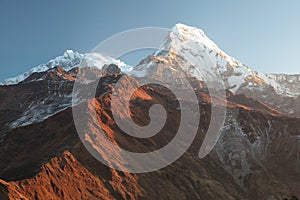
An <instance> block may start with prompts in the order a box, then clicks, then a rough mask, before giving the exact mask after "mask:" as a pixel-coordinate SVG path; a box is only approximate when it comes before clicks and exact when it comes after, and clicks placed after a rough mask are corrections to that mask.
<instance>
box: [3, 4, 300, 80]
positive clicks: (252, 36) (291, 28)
mask: <svg viewBox="0 0 300 200" xmlns="http://www.w3.org/2000/svg"><path fill="white" fill-rule="evenodd" d="M179 22H180V23H184V24H187V25H192V26H197V27H199V28H201V29H203V30H204V31H205V32H206V34H207V35H208V36H209V37H210V38H211V39H212V40H213V41H215V42H216V43H217V44H218V45H219V46H220V47H221V48H222V49H223V50H224V51H225V52H227V53H228V54H229V55H232V56H233V57H235V58H237V59H239V60H240V61H242V62H243V63H245V64H246V65H248V66H250V67H251V68H253V69H255V70H258V71H262V72H287V73H299V72H300V70H299V69H300V67H299V66H300V64H299V54H300V1H297V0H294V1H292V0H291V1H277V0H269V1H259V0H252V1H247V2H246V1H240V0H226V1H216V0H215V1H213V0H194V1H188V0H184V1H176V0H173V1H170V0H164V1H158V0H151V1H150V0H148V1H143V0H135V1H130V0H127V1H124V0H119V1H115V0H109V1H108V0H107V1H104V0H102V1H101V0H86V1H83V0H82V1H75V0H60V1H59V0H52V1H50V0H49V1H40V0H36V1H30V0H28V1H21V0H19V1H16V0H1V2H0V27H1V28H0V45H1V46H0V55H1V62H0V67H1V74H0V80H3V79H4V78H8V77H11V76H14V75H17V74H20V73H22V72H25V71H27V70H29V69H31V68H32V67H34V66H36V65H38V64H40V63H45V62H47V61H48V60H49V59H51V58H54V57H56V56H58V55H61V54H62V53H63V52H64V51H65V50H66V49H73V50H76V51H79V52H88V51H90V50H91V49H92V48H93V47H95V46H96V45H97V44H98V43H99V42H101V41H102V40H104V39H106V38H107V37H109V36H111V35H113V34H115V33H118V32H120V31H124V30H127V29H131V28H136V27H145V26H152V27H153V26H154V27H166V28H171V27H173V26H174V24H176V23H179Z"/></svg>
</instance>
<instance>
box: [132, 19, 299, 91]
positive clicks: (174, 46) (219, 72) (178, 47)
mask: <svg viewBox="0 0 300 200" xmlns="http://www.w3.org/2000/svg"><path fill="white" fill-rule="evenodd" d="M166 51H167V52H168V53H166ZM154 57H156V58H155V59H158V57H160V58H159V59H167V60H169V63H170V62H171V63H179V64H180V67H181V68H182V69H183V70H185V71H186V72H188V73H189V74H191V75H192V76H195V77H197V78H198V79H200V80H203V81H207V80H209V79H212V78H217V79H222V80H223V81H224V84H225V86H226V88H228V89H230V90H231V91H232V92H234V93H235V92H237V91H240V90H243V88H249V89H251V88H253V87H255V88H258V89H260V88H262V87H265V86H271V87H273V88H274V90H275V91H276V92H277V93H278V94H282V95H286V96H298V95H300V91H298V90H297V89H294V88H295V87H293V88H290V87H286V85H285V84H281V83H280V82H278V81H277V80H275V78H274V77H275V76H268V75H267V74H264V73H260V72H256V71H254V70H251V69H250V68H249V67H248V66H246V65H245V64H243V63H242V62H240V61H238V60H237V59H235V58H233V57H231V56H229V55H228V54H226V53H225V52H224V51H222V50H221V49H220V48H219V47H218V45H217V44H216V43H214V42H213V41H212V40H210V39H209V38H208V37H207V35H206V34H205V33H204V31H202V30H201V29H198V28H196V27H191V26H187V25H184V24H176V25H175V26H174V27H173V28H172V29H171V31H170V33H169V34H168V36H167V37H166V38H165V40H164V43H163V45H162V47H161V49H160V50H158V51H157V52H156V53H155V54H154ZM179 57H180V58H183V59H179ZM173 61H176V62H173ZM191 65H192V67H191ZM151 67H152V68H153V67H156V64H155V62H152V61H151V59H150V61H149V63H145V62H143V63H142V65H141V66H137V67H135V68H134V70H133V72H132V74H137V75H139V76H147V75H148V73H149V72H150V71H153V69H149V68H151ZM297 84H298V85H299V84H300V82H297Z"/></svg>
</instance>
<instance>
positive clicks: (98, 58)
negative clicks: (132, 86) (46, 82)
mask: <svg viewBox="0 0 300 200" xmlns="http://www.w3.org/2000/svg"><path fill="white" fill-rule="evenodd" d="M83 62H84V63H85V65H87V66H91V67H97V68H99V69H102V67H103V66H104V65H106V64H111V63H113V64H116V65H118V66H119V67H120V68H121V69H122V71H124V72H125V73H126V72H127V71H129V70H130V69H131V66H129V65H127V64H125V63H124V62H122V61H120V60H116V59H113V58H111V57H108V56H103V55H101V54H99V53H95V52H94V53H86V54H81V53H78V52H76V51H73V50H67V51H66V52H64V54H63V55H62V56H58V57H56V58H54V59H51V60H50V61H49V62H48V63H46V64H41V65H38V66H37V67H34V68H32V69H31V70H30V71H28V72H25V73H23V74H21V75H18V76H16V77H13V78H9V79H6V80H4V81H3V82H2V83H0V85H13V84H17V83H20V82H22V81H24V80H25V79H26V78H28V77H29V76H30V75H31V74H33V73H35V72H44V71H47V70H49V69H52V68H54V67H57V66H59V67H61V68H63V69H64V70H66V71H67V70H70V69H72V68H74V67H78V66H80V65H81V64H83Z"/></svg>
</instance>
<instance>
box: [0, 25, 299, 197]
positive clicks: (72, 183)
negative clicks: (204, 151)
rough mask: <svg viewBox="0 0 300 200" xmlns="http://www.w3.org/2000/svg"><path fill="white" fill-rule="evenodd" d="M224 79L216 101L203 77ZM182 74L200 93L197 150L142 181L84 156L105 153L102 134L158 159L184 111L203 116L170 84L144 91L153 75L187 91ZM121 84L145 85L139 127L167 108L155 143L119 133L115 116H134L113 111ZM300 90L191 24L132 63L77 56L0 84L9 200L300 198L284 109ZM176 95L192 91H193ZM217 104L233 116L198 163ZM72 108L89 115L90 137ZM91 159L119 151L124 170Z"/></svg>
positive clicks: (139, 94) (291, 128) (135, 106)
mask: <svg viewBox="0 0 300 200" xmlns="http://www.w3.org/2000/svg"><path fill="white" fill-rule="evenodd" d="M86 66H88V67H86ZM198 67H199V68H198ZM79 73H80V74H83V75H84V78H82V77H80V76H78V74H79ZM216 77H217V78H222V80H223V81H224V83H225V86H226V96H217V97H216V98H214V99H212V98H211V96H210V95H211V94H210V93H209V90H208V88H207V83H206V82H205V81H207V80H208V81H213V78H216ZM75 78H81V79H80V80H79V81H78V83H77V84H79V85H80V89H82V90H83V91H86V92H87V94H86V96H90V92H91V91H90V90H89V88H91V86H92V85H93V84H96V85H97V87H96V88H97V91H96V95H94V97H93V98H86V97H85V96H84V95H85V94H84V95H83V96H80V95H78V94H77V95H76V94H75V96H74V95H72V92H73V86H74V81H75ZM182 78H187V80H188V82H189V83H190V84H191V85H192V87H193V91H194V92H195V95H196V98H197V101H198V103H199V111H200V121H199V127H198V132H197V135H196V137H195V139H194V142H193V143H192V144H191V146H190V148H189V149H188V151H187V152H186V153H185V154H184V155H183V156H182V157H180V158H179V159H178V160H177V161H175V162H174V163H172V164H171V165H169V166H167V167H165V168H163V169H160V170H158V171H154V172H150V173H137V174H133V173H129V172H122V171H118V170H115V169H113V168H110V167H107V166H106V165H104V164H102V163H100V162H99V161H98V160H96V159H95V158H94V157H93V156H92V155H91V154H90V152H88V151H87V149H86V146H85V145H90V146H92V147H97V146H100V145H101V141H99V140H97V137H98V136H99V135H102V134H104V135H106V136H107V137H108V138H109V139H110V141H111V142H112V143H113V144H114V145H116V146H117V147H119V148H123V149H126V150H128V151H131V152H151V151H154V150H156V149H160V148H162V147H163V146H165V145H166V144H168V143H169V142H170V141H171V140H172V139H173V138H174V137H175V135H176V132H177V129H178V126H179V124H180V122H181V112H182V111H183V110H187V109H190V110H191V111H192V112H193V111H194V112H195V109H193V108H189V107H184V108H181V107H180V104H179V100H178V99H176V96H174V93H172V92H171V91H170V90H169V89H168V88H166V87H164V86H161V85H158V84H150V85H144V86H141V87H139V86H140V85H142V84H143V82H144V81H145V80H146V79H149V80H152V81H153V82H155V80H164V81H165V82H167V83H176V84H177V83H178V85H180V84H181V83H182ZM98 79H99V80H98ZM116 83H120V87H118V90H119V91H121V92H122V94H130V93H131V92H132V91H134V90H135V89H134V88H135V86H138V89H137V90H136V91H135V92H134V94H133V95H132V96H131V97H130V99H129V107H130V117H131V118H132V119H133V121H134V122H135V123H136V124H138V125H141V126H145V125H147V124H149V121H150V118H149V117H150V116H149V115H148V112H149V109H150V107H151V106H152V105H154V104H160V105H162V106H163V107H164V108H165V109H166V114H167V120H166V124H165V125H164V127H163V128H162V130H161V131H159V133H158V134H157V135H155V136H152V137H150V138H137V137H132V136H130V135H128V134H126V133H125V132H124V131H123V130H122V129H120V127H119V126H118V124H117V122H116V117H117V118H124V116H126V115H124V113H125V112H126V110H124V107H123V106H124V101H123V99H122V98H119V99H117V103H116V105H117V108H118V109H117V110H116V113H115V115H113V114H112V110H111V101H112V99H113V91H115V87H116ZM298 87H299V76H298V75H283V74H282V75H276V74H263V73H258V72H254V71H252V70H251V69H249V68H248V67H247V66H245V65H243V64H242V63H240V62H239V61H237V60H236V59H234V58H232V57H230V56H228V55H227V54H225V53H224V52H223V51H221V50H220V49H219V48H218V47H217V45H215V44H214V43H213V42H212V41H211V40H209V39H208V37H207V36H205V34H204V33H203V31H201V30H199V29H197V28H193V27H189V26H186V25H183V24H178V25H176V26H175V27H174V28H173V29H172V31H171V32H170V34H169V35H168V36H167V37H166V40H165V41H164V43H163V46H162V49H160V50H158V51H157V52H155V53H154V54H153V55H149V56H148V57H147V58H145V59H143V60H142V61H141V62H140V63H139V65H137V66H135V67H130V66H128V65H126V64H125V63H123V62H121V61H118V60H115V59H112V58H109V57H104V56H102V55H100V54H79V53H76V52H73V51H70V50H68V51H67V52H66V53H65V54H64V55H63V56H59V57H57V58H55V59H53V60H52V61H50V62H49V63H47V64H45V65H40V66H38V67H36V68H34V69H33V70H31V71H30V72H28V73H25V74H23V75H21V76H19V77H16V78H13V79H9V80H6V81H4V82H3V84H2V85H1V86H0V199H249V200H252V199H253V200H254V199H255V200H256V199H280V200H282V199H284V198H290V197H291V196H293V195H296V196H298V197H299V196H300V193H299V191H300V188H299V181H300V180H299V177H300V171H299V166H300V159H299V153H300V137H299V135H300V132H299V123H300V121H299V118H297V117H295V116H292V113H287V112H288V111H289V112H291V111H293V112H294V113H297V108H298V107H299V94H298V92H299V90H297V88H298ZM179 89H180V91H181V92H182V93H183V94H185V93H186V88H184V87H183V88H179ZM215 89H218V88H215ZM79 92H80V91H79ZM216 94H217V93H216ZM72 98H73V99H74V100H76V101H74V102H72ZM213 106H214V107H217V108H226V110H227V112H226V120H225V124H224V126H223V128H222V129H221V136H220V138H219V140H218V141H217V144H216V146H215V147H214V148H213V150H212V151H211V152H210V153H209V154H208V155H207V156H206V157H205V158H202V159H200V158H199V156H198V154H199V148H200V146H201V145H202V143H203V140H204V137H205V135H206V132H207V130H208V128H209V125H210V122H211V121H212V120H213V119H212V118H211V116H212V107H213ZM279 106H281V107H279ZM72 109H81V110H82V111H83V112H84V113H87V114H88V117H87V122H86V125H87V126H86V130H85V135H84V139H83V140H82V138H80V136H79V135H78V133H77V130H76V126H75V124H74V120H73V115H72ZM288 109H289V110H288ZM95 111H96V114H97V115H96V117H93V116H92V113H94V112H95ZM82 117H83V116H82ZM190 117H191V120H192V119H193V115H191V116H190ZM101 130H102V131H101ZM132 132H135V130H132ZM135 134H139V132H137V133H135ZM186 134H189V133H186ZM182 142H183V143H184V141H182ZM179 146H180V145H179ZM94 151H95V152H96V153H97V154H98V155H100V156H101V157H102V158H104V159H105V160H107V161H109V158H108V155H109V153H110V152H111V151H115V152H116V157H115V159H116V161H117V162H118V163H121V164H124V162H125V161H124V160H123V159H122V155H120V154H118V151H117V150H115V149H109V148H108V149H106V148H100V149H99V148H98V149H97V148H94ZM129 164H130V163H129ZM125 166H127V165H125Z"/></svg>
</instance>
